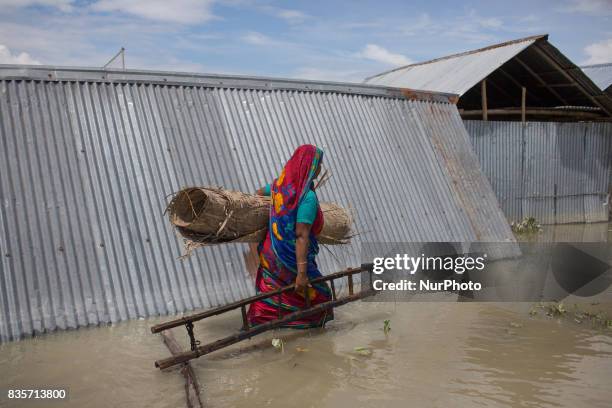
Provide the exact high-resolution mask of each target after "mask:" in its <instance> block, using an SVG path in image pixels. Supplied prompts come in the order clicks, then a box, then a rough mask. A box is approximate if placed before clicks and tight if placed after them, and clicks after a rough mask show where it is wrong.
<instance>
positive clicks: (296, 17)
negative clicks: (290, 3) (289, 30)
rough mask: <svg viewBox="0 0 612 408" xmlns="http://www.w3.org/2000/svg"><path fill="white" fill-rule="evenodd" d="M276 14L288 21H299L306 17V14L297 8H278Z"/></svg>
mask: <svg viewBox="0 0 612 408" xmlns="http://www.w3.org/2000/svg"><path fill="white" fill-rule="evenodd" d="M276 15H277V16H278V17H280V18H282V19H284V20H286V21H288V22H290V23H299V22H301V21H304V20H305V19H306V18H308V15H306V14H304V13H302V12H301V11H299V10H289V9H279V10H277V12H276Z"/></svg>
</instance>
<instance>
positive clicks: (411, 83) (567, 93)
mask: <svg viewBox="0 0 612 408" xmlns="http://www.w3.org/2000/svg"><path fill="white" fill-rule="evenodd" d="M485 78H486V79H487V100H488V105H489V108H508V107H516V106H520V103H521V99H520V98H521V87H525V88H526V89H527V106H530V107H540V108H550V107H557V106H581V107H582V106H584V107H597V108H598V109H600V111H601V112H602V113H604V114H605V115H604V116H606V115H607V117H612V99H610V98H609V97H607V96H606V95H605V94H603V93H602V91H601V90H600V89H599V87H598V86H597V85H596V84H594V83H593V81H592V80H591V79H589V77H588V76H587V75H585V73H584V72H583V71H582V70H581V69H580V68H578V67H577V66H576V65H575V64H574V63H573V62H571V61H570V60H569V59H568V58H567V57H565V56H564V55H563V54H562V53H561V52H560V51H559V50H558V49H556V48H555V47H554V46H553V45H551V44H550V43H549V42H548V35H537V36H532V37H526V38H521V39H517V40H513V41H508V42H504V43H500V44H495V45H492V46H488V47H485V48H480V49H477V50H473V51H468V52H463V53H460V54H454V55H450V56H446V57H442V58H437V59H434V60H431V61H426V62H421V63H417V64H411V65H407V66H405V67H400V68H396V69H394V70H391V71H387V72H383V73H381V74H378V75H375V76H372V77H369V78H366V79H365V81H364V83H367V84H376V85H385V86H394V87H407V88H416V89H427V90H431V91H437V92H448V93H456V94H458V95H460V99H459V107H460V108H464V109H466V110H470V109H472V110H473V109H479V108H481V93H480V89H479V84H480V82H481V81H482V80H483V79H485Z"/></svg>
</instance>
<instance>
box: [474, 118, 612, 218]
mask: <svg viewBox="0 0 612 408" xmlns="http://www.w3.org/2000/svg"><path fill="white" fill-rule="evenodd" d="M464 123H465V126H466V128H467V130H468V133H469V134H470V137H471V140H472V145H473V147H474V151H475V153H476V155H477V156H478V158H479V160H480V165H481V168H482V171H483V172H484V173H485V175H486V176H487V177H488V178H489V181H490V182H491V185H492V187H493V190H494V191H495V193H496V194H497V198H498V200H499V202H500V205H501V207H502V209H503V211H504V213H505V214H506V217H507V218H508V219H509V220H520V219H522V218H524V217H535V218H536V219H537V220H538V221H539V222H541V223H544V224H565V223H580V222H601V221H607V220H608V205H607V202H608V199H609V197H608V194H609V192H608V188H609V185H610V179H609V178H610V175H611V174H612V173H611V168H612V123H553V122H547V123H544V122H542V123H540V122H528V123H526V124H525V125H523V124H521V123H520V122H493V121H489V122H484V121H470V120H467V121H464Z"/></svg>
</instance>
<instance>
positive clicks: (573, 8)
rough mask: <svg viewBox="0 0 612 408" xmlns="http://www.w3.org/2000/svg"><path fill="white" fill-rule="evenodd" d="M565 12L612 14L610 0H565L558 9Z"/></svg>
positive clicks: (611, 2)
mask: <svg viewBox="0 0 612 408" xmlns="http://www.w3.org/2000/svg"><path fill="white" fill-rule="evenodd" d="M558 10H559V11H563V12H567V13H576V12H578V13H584V14H590V15H602V14H612V1H610V0H567V1H566V2H565V4H563V5H562V6H561V7H560V8H559V9H558Z"/></svg>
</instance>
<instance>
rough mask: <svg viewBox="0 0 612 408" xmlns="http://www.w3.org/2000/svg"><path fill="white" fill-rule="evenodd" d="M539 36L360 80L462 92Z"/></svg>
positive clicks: (543, 36) (541, 36) (404, 86)
mask: <svg viewBox="0 0 612 408" xmlns="http://www.w3.org/2000/svg"><path fill="white" fill-rule="evenodd" d="M540 38H546V36H545V35H538V36H533V37H527V38H522V39H519V40H514V41H508V42H505V43H501V44H495V45H491V46H488V47H484V48H480V49H477V50H472V51H467V52H462V53H459V54H453V55H448V56H445V57H442V58H436V59H433V60H430V61H425V62H419V63H416V64H410V65H406V66H404V67H400V68H395V69H393V70H390V71H387V72H382V73H380V74H378V75H374V76H371V77H369V78H366V79H365V81H364V83H367V84H372V85H384V86H394V87H398V88H414V89H427V90H430V91H436V92H449V93H454V94H458V95H463V94H464V93H465V92H467V91H468V90H469V89H470V88H472V87H473V86H474V85H476V84H477V83H479V82H480V81H482V79H483V78H486V77H487V76H489V74H491V73H492V72H493V71H495V70H496V69H497V68H499V67H500V66H502V65H503V64H504V63H505V62H506V61H508V60H509V59H510V58H512V57H514V56H515V55H517V54H518V53H520V52H521V51H523V50H524V49H525V48H527V47H528V46H530V45H531V44H533V43H534V42H535V41H536V40H538V39H540Z"/></svg>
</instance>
